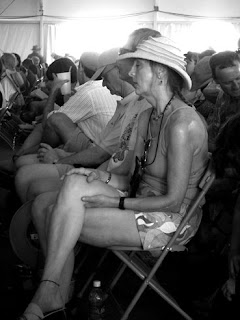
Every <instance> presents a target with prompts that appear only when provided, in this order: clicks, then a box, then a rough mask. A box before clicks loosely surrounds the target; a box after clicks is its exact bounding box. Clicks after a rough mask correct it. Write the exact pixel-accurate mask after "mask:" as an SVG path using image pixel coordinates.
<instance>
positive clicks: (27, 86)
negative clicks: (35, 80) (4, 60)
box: [13, 52, 30, 97]
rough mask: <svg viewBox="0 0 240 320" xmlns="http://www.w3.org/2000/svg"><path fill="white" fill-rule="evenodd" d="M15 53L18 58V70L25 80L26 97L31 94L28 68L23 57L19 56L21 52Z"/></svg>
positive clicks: (23, 89)
mask: <svg viewBox="0 0 240 320" xmlns="http://www.w3.org/2000/svg"><path fill="white" fill-rule="evenodd" d="M13 55H14V56H15V58H16V66H15V68H16V71H17V72H19V73H20V74H21V76H22V78H23V81H24V86H23V88H22V93H23V95H24V96H25V97H27V96H28V94H29V89H30V84H29V81H28V79H27V75H26V69H25V68H24V67H23V65H22V61H21V57H20V56H19V54H17V53H15V52H14V53H13Z"/></svg>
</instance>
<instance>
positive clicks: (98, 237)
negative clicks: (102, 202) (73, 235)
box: [79, 208, 141, 247]
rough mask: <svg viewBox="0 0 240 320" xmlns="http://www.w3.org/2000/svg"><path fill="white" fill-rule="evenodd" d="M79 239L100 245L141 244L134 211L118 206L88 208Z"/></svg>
mask: <svg viewBox="0 0 240 320" xmlns="http://www.w3.org/2000/svg"><path fill="white" fill-rule="evenodd" d="M79 240H80V241H81V242H84V243H87V244H91V245H94V246H98V247H109V246H114V245H123V246H141V240H140V237H139V233H138V229H137V225H136V220H135V214H134V211H132V210H120V209H118V208H99V209H98V208H88V209H86V213H85V218H84V224H83V228H82V231H81V235H80V237H79Z"/></svg>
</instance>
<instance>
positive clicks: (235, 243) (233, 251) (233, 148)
mask: <svg viewBox="0 0 240 320" xmlns="http://www.w3.org/2000/svg"><path fill="white" fill-rule="evenodd" d="M239 136H240V114H236V115H235V116H233V117H231V118H230V119H229V120H228V121H227V123H226V124H225V125H224V126H223V127H222V129H221V130H220V133H219V135H218V136H217V139H216V148H215V151H214V152H213V155H212V157H213V163H214V167H215V171H216V178H217V181H218V185H220V189H221V194H219V196H218V201H219V200H220V199H221V200H220V201H225V200H224V199H225V198H226V194H227V193H228V194H229V193H231V206H232V212H233V217H232V234H231V240H230V248H229V257H228V262H229V279H228V280H227V281H226V283H225V284H224V286H223V288H222V290H223V294H224V296H225V297H226V298H227V299H228V300H229V301H231V300H232V298H233V297H234V296H235V295H236V284H237V282H238V286H239V280H240V279H239V277H240V274H239V272H240V197H239V191H240V190H239V181H240V139H239ZM218 189H219V188H218ZM222 195H223V197H222ZM239 289H240V288H238V298H239V295H240V291H239Z"/></svg>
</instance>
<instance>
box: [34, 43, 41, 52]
mask: <svg viewBox="0 0 240 320" xmlns="http://www.w3.org/2000/svg"><path fill="white" fill-rule="evenodd" d="M40 50H41V48H40V47H39V46H38V45H37V44H36V45H34V46H33V47H32V51H40Z"/></svg>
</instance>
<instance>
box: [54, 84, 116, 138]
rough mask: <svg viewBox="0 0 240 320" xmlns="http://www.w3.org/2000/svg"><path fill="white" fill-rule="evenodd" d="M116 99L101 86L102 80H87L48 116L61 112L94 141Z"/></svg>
mask: <svg viewBox="0 0 240 320" xmlns="http://www.w3.org/2000/svg"><path fill="white" fill-rule="evenodd" d="M117 99H118V97H117V96H115V95H111V93H110V91H109V90H108V89H107V88H105V87H103V86H102V81H88V82H86V83H84V84H83V85H81V86H79V87H77V88H76V93H75V94H74V95H73V96H71V97H70V98H69V100H68V101H67V102H66V103H65V104H64V105H63V106H62V107H61V108H60V109H58V110H54V111H52V112H50V113H49V114H48V117H49V116H50V115H51V114H52V113H56V112H63V113H64V114H66V115H67V116H68V117H69V118H70V119H71V120H72V121H73V122H74V123H76V124H77V125H78V126H79V128H80V129H81V131H83V132H84V133H85V135H86V136H87V137H88V138H89V139H91V140H92V141H93V142H94V141H96V139H97V137H98V136H99V134H100V133H101V131H102V130H103V129H104V128H105V127H106V125H107V123H108V121H109V120H110V119H111V118H112V116H113V114H114V112H115V110H116V106H117Z"/></svg>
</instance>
